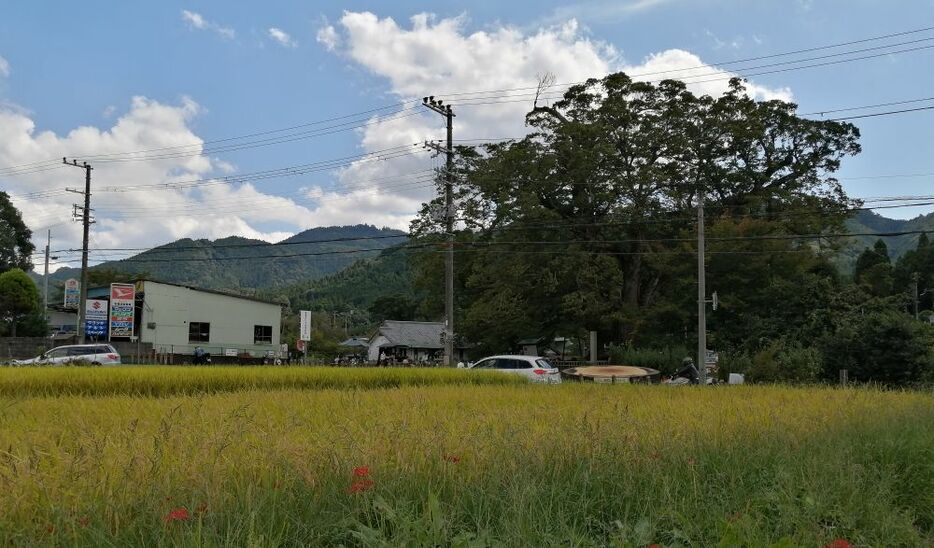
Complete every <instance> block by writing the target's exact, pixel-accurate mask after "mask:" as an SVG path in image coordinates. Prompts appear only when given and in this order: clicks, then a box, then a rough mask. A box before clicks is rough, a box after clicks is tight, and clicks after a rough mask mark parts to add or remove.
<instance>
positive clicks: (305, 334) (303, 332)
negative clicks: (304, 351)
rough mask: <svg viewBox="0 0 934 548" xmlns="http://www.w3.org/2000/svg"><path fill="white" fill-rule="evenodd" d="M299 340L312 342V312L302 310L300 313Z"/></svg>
mask: <svg viewBox="0 0 934 548" xmlns="http://www.w3.org/2000/svg"><path fill="white" fill-rule="evenodd" d="M298 314H299V328H298V338H299V339H300V340H303V341H310V340H311V311H310V310H302V311H300V312H299V313H298Z"/></svg>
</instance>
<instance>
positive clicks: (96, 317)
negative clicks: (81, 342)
mask: <svg viewBox="0 0 934 548" xmlns="http://www.w3.org/2000/svg"><path fill="white" fill-rule="evenodd" d="M84 334H85V335H92V336H96V337H102V336H104V335H106V334H107V301H106V300H104V299H88V300H86V301H84Z"/></svg>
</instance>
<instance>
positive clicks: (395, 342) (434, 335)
mask: <svg viewBox="0 0 934 548" xmlns="http://www.w3.org/2000/svg"><path fill="white" fill-rule="evenodd" d="M442 331H444V324H443V323H441V322H404V321H397V320H386V321H384V322H383V324H382V325H380V326H379V331H377V334H376V335H377V336H378V335H382V336H383V337H386V340H388V341H389V344H383V345H381V346H408V347H410V348H441V347H442V345H441V332H442Z"/></svg>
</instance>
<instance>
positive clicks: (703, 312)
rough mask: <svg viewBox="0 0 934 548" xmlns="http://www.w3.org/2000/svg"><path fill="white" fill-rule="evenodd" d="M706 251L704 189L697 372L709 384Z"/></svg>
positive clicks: (699, 230) (699, 235)
mask: <svg viewBox="0 0 934 548" xmlns="http://www.w3.org/2000/svg"><path fill="white" fill-rule="evenodd" d="M705 254H706V253H705V251H704V189H703V188H701V189H699V190H698V191H697V373H698V375H699V377H700V383H701V385H702V386H703V385H705V384H707V275H706V274H707V272H706V264H705V262H704V258H705Z"/></svg>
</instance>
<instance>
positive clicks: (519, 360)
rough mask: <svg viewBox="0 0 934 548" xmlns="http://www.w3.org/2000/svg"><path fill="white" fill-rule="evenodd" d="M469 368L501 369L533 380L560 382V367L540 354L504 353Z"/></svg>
mask: <svg viewBox="0 0 934 548" xmlns="http://www.w3.org/2000/svg"><path fill="white" fill-rule="evenodd" d="M469 369H470V370H471V371H473V370H479V371H499V372H501V373H512V374H515V375H522V376H523V377H525V378H527V379H529V380H530V381H532V382H541V383H560V382H561V375H560V374H559V373H558V368H556V367H555V366H553V365H551V364H550V363H548V360H546V359H545V358H541V357H538V356H519V355H503V356H490V357H489V358H483V359H482V360H479V361H477V362H476V363H474V364H472V365H471V366H470V367H469Z"/></svg>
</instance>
